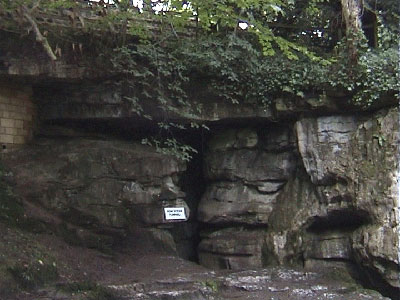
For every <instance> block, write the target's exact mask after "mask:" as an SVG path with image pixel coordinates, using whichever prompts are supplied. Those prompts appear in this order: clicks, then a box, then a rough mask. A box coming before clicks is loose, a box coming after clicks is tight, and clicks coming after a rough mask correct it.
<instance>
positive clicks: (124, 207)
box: [4, 138, 190, 228]
mask: <svg viewBox="0 0 400 300" xmlns="http://www.w3.org/2000/svg"><path fill="white" fill-rule="evenodd" d="M4 161H5V163H6V164H7V165H8V166H9V167H10V170H11V171H12V173H13V177H14V180H15V182H16V184H17V185H16V192H17V193H18V194H19V195H20V196H21V197H22V198H23V199H25V200H26V201H28V202H36V203H40V204H41V205H42V206H43V207H45V208H46V209H49V210H51V211H53V212H54V213H55V214H58V215H59V216H61V217H62V218H63V219H64V220H65V221H67V222H70V223H72V224H76V225H79V226H89V227H99V226H100V227H109V228H127V226H128V224H130V223H132V222H133V223H135V222H136V223H144V224H148V225H150V224H161V223H165V222H167V221H166V220H165V219H164V215H163V214H164V212H163V207H166V206H183V207H185V209H186V215H187V216H188V217H189V215H190V211H189V208H188V206H187V205H186V203H185V201H184V197H185V194H184V193H183V192H182V191H181V190H180V188H179V186H178V185H177V182H178V177H179V174H181V173H182V172H183V171H184V170H185V165H184V164H182V163H180V162H179V161H177V160H176V159H174V158H173V157H170V156H166V155H162V154H158V153H156V152H155V150H154V149H152V148H150V147H147V146H143V145H139V144H135V143H128V142H122V141H117V140H113V141H104V140H90V139H79V138H75V139H66V140H62V141H61V140H42V141H40V142H39V143H37V144H36V145H32V146H31V147H30V148H27V149H24V150H20V151H16V152H13V153H10V154H8V155H7V157H5V159H4Z"/></svg>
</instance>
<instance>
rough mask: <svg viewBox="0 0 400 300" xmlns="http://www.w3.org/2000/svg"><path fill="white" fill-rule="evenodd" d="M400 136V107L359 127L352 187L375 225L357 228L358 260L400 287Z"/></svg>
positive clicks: (354, 240)
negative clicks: (399, 220)
mask: <svg viewBox="0 0 400 300" xmlns="http://www.w3.org/2000/svg"><path fill="white" fill-rule="evenodd" d="M398 139H399V111H398V109H390V110H383V111H381V112H379V113H377V114H376V115H375V116H374V117H373V118H371V119H369V120H368V121H366V122H364V123H362V124H361V125H360V126H359V127H358V129H357V132H356V133H355V135H354V137H353V139H352V141H351V145H352V147H351V149H352V152H351V157H352V158H353V159H352V167H351V172H350V174H349V177H351V179H352V180H351V182H352V184H351V185H350V187H349V189H351V190H353V191H354V194H355V201H354V202H355V203H354V205H355V206H356V207H358V208H359V209H362V210H364V211H367V212H368V213H369V215H370V216H371V226H366V227H363V228H360V230H358V231H356V232H354V236H353V249H354V252H355V255H356V258H357V262H358V263H359V264H360V265H362V266H366V267H367V268H369V269H371V270H373V271H374V272H376V273H377V274H379V276H381V277H382V278H383V279H384V281H386V282H387V283H389V285H390V286H392V287H397V288H400V278H399V277H398V274H399V273H400V264H399V261H398V249H399V246H400V245H399V236H398V233H399V232H400V231H399V226H400V225H399V224H398V221H396V214H397V215H398V213H399V212H398V206H399V205H398V203H399V202H398V201H399V198H398V197H399V194H398V180H399V179H398V170H399V161H398V156H397V153H398V151H399V150H398V144H399V140H398Z"/></svg>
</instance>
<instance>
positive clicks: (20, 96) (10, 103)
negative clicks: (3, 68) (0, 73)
mask: <svg viewBox="0 0 400 300" xmlns="http://www.w3.org/2000/svg"><path fill="white" fill-rule="evenodd" d="M35 116H36V111H35V107H34V104H33V102H32V89H31V88H30V87H27V86H24V85H19V84H15V83H6V82H0V151H3V152H4V151H8V150H12V149H15V148H18V147H20V146H22V145H23V144H25V143H26V142H29V141H30V140H31V139H32V136H33V131H34V125H35V123H34V120H35Z"/></svg>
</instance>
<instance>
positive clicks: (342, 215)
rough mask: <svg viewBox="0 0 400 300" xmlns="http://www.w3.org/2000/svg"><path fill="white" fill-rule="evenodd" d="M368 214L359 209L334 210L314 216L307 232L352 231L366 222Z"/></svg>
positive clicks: (368, 220) (368, 218)
mask: <svg viewBox="0 0 400 300" xmlns="http://www.w3.org/2000/svg"><path fill="white" fill-rule="evenodd" d="M369 222H370V216H369V215H368V213H367V212H365V211H361V210H357V211H356V210H350V209H348V210H335V211H331V212H329V213H328V215H327V216H325V217H319V216H316V217H314V218H313V220H312V221H311V224H310V226H309V227H308V229H307V230H308V231H309V232H313V233H320V232H324V231H328V230H334V229H337V230H341V231H353V230H355V229H357V228H358V227H360V226H362V225H365V224H368V223H369Z"/></svg>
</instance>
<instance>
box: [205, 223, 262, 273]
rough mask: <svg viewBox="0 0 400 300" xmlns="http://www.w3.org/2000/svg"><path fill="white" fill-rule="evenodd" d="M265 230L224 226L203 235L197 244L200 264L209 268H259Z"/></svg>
mask: <svg viewBox="0 0 400 300" xmlns="http://www.w3.org/2000/svg"><path fill="white" fill-rule="evenodd" d="M264 234H265V231H263V230H246V229H241V228H226V229H223V230H219V231H215V232H213V233H211V234H207V235H205V236H204V238H203V239H202V241H201V242H200V244H199V247H198V251H199V261H200V264H202V265H203V266H206V267H210V268H216V267H217V268H221V269H232V270H239V269H246V268H259V267H261V266H262V265H263V263H262V245H263V240H264Z"/></svg>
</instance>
